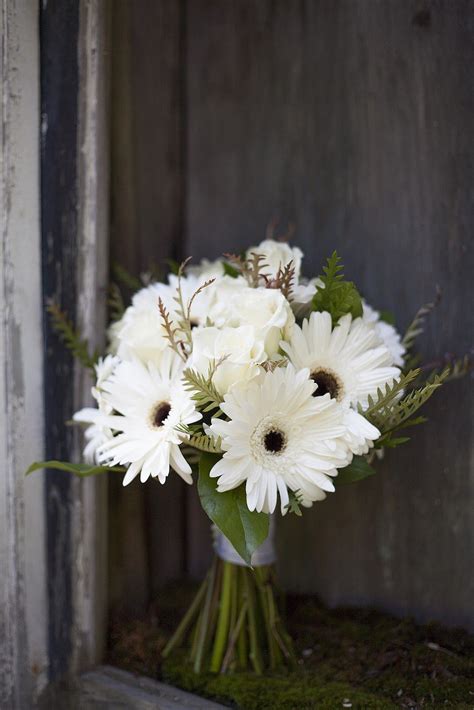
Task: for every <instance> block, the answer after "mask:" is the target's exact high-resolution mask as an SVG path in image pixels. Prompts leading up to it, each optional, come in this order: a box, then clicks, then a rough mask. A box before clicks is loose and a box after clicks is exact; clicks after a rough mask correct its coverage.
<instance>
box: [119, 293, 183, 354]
mask: <svg viewBox="0 0 474 710" xmlns="http://www.w3.org/2000/svg"><path fill="white" fill-rule="evenodd" d="M160 298H161V299H162V300H163V301H164V302H165V305H166V307H167V308H169V307H170V303H171V304H172V303H173V301H172V293H171V289H170V287H169V286H166V284H156V283H155V284H151V286H147V287H146V288H143V289H141V290H140V291H137V293H136V294H135V295H134V296H133V298H132V305H131V306H129V307H128V308H127V309H126V310H125V313H124V314H123V316H122V318H121V319H120V321H118V322H117V323H114V325H113V326H112V328H111V329H110V331H112V332H110V331H109V334H111V335H113V344H114V349H113V352H116V353H117V355H118V356H119V357H120V358H121V359H123V360H129V359H131V358H133V357H137V358H138V359H140V360H142V362H150V361H155V360H156V358H157V357H158V356H159V354H160V353H161V352H163V350H164V349H165V348H166V347H167V346H168V340H167V339H166V331H165V329H164V328H163V322H162V319H161V315H160V310H159V308H158V301H159V299H160Z"/></svg>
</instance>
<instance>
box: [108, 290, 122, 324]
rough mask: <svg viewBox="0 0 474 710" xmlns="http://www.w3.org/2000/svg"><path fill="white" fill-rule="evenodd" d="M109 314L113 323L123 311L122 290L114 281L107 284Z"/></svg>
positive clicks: (120, 316) (119, 317)
mask: <svg viewBox="0 0 474 710" xmlns="http://www.w3.org/2000/svg"><path fill="white" fill-rule="evenodd" d="M108 305H109V314H110V319H111V321H112V322H113V323H115V322H116V321H118V320H120V319H121V318H122V316H123V314H124V312H125V303H124V301H123V296H122V292H121V291H120V288H119V287H118V286H117V284H116V283H111V284H110V286H109V298H108Z"/></svg>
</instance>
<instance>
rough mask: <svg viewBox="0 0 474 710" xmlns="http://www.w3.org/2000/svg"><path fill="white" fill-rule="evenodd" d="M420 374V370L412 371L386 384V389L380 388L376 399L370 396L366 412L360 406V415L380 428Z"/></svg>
mask: <svg viewBox="0 0 474 710" xmlns="http://www.w3.org/2000/svg"><path fill="white" fill-rule="evenodd" d="M419 373H420V370H410V372H407V373H406V374H404V375H401V377H400V379H399V380H394V381H393V382H392V383H390V384H386V385H385V389H382V388H381V387H379V388H378V389H377V396H376V397H372V396H371V395H369V398H368V407H366V409H365V410H364V409H363V408H362V407H361V405H359V407H358V410H359V413H360V414H363V416H364V417H365V418H366V419H368V420H369V421H370V422H371V423H372V424H374V426H377V427H378V428H380V427H379V426H378V425H379V424H380V423H381V422H383V421H384V420H385V419H386V417H387V416H388V415H389V414H390V412H391V409H392V407H393V404H394V402H396V400H397V399H398V397H399V396H400V394H401V393H402V392H403V391H404V390H405V389H406V388H407V386H408V385H409V384H410V383H411V382H413V381H414V380H415V379H416V378H417V377H418V375H419Z"/></svg>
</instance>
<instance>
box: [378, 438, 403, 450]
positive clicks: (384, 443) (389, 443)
mask: <svg viewBox="0 0 474 710" xmlns="http://www.w3.org/2000/svg"><path fill="white" fill-rule="evenodd" d="M379 441H381V446H380V448H383V447H385V448H387V449H395V448H396V447H397V446H401V445H402V444H406V443H407V442H408V441H410V437H409V436H394V437H392V436H391V435H390V434H389V435H388V437H387V438H386V439H385V438H383V437H382V439H379ZM377 443H378V442H377Z"/></svg>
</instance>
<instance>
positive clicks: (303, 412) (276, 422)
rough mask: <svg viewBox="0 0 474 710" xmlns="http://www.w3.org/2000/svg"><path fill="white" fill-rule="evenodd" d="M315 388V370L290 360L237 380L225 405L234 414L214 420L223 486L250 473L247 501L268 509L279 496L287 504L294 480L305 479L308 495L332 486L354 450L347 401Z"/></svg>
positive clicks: (216, 471) (215, 473) (318, 495)
mask: <svg viewBox="0 0 474 710" xmlns="http://www.w3.org/2000/svg"><path fill="white" fill-rule="evenodd" d="M314 389H315V386H314V383H313V382H312V381H311V380H310V379H309V370H304V369H303V370H300V371H297V370H295V368H294V367H293V366H292V365H291V364H290V365H287V366H286V367H282V368H278V369H276V370H274V371H273V372H266V373H263V374H262V377H261V378H260V379H259V380H258V381H253V382H251V383H239V384H237V385H235V386H234V387H233V388H232V389H231V390H230V391H229V392H228V393H227V394H226V395H225V400H224V404H223V406H222V409H223V411H225V413H226V414H227V415H228V416H229V415H232V417H231V419H230V421H224V420H223V419H213V420H212V422H211V425H210V427H209V433H210V434H211V435H212V436H215V437H217V436H219V437H220V438H221V441H222V448H223V449H224V451H225V453H224V456H223V457H222V459H220V460H219V461H218V462H217V463H216V464H215V465H214V466H213V468H212V469H211V472H210V475H211V476H212V477H213V478H218V490H230V489H231V488H236V487H237V486H239V485H241V484H242V482H243V481H245V490H246V496H247V505H248V507H249V509H250V510H256V511H258V512H268V513H273V512H274V510H275V508H276V505H277V502H278V497H279V498H280V504H281V510H282V512H284V511H285V509H286V506H287V505H288V502H289V495H288V488H290V489H291V490H293V491H296V490H298V489H299V488H300V487H304V489H305V494H304V495H305V500H306V502H309V501H310V499H311V500H318V499H322V498H323V497H324V495H325V493H324V491H333V490H334V486H333V484H332V481H331V480H330V478H329V477H328V476H331V475H332V474H333V471H335V470H336V469H337V468H338V467H341V466H345V465H347V463H348V462H349V461H350V458H351V455H352V454H351V452H350V450H349V445H348V441H347V439H346V438H345V434H346V427H345V426H344V422H343V420H344V409H343V408H342V407H341V405H339V404H338V402H336V401H335V400H332V399H330V397H329V396H328V397H322V398H318V397H313V391H314ZM327 473H328V475H326V474H327ZM323 489H324V490H323Z"/></svg>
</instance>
